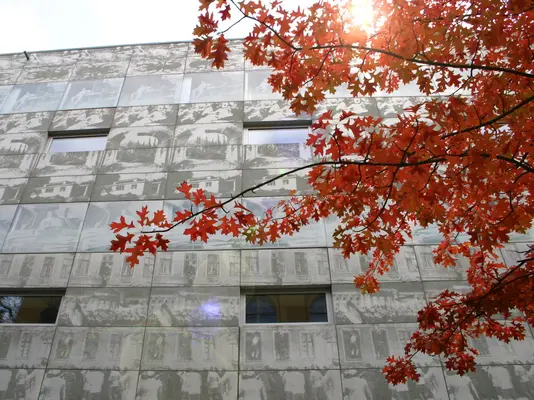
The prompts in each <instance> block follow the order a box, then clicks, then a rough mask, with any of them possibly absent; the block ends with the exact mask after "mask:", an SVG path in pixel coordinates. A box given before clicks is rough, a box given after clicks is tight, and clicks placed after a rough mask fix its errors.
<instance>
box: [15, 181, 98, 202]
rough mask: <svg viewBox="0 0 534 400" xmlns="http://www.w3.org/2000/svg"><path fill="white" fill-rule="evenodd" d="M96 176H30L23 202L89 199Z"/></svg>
mask: <svg viewBox="0 0 534 400" xmlns="http://www.w3.org/2000/svg"><path fill="white" fill-rule="evenodd" d="M94 180H95V176H94V175H81V176H51V177H42V178H30V180H29V182H28V185H27V187H26V190H25V192H24V195H23V197H22V201H21V202H22V203H63V202H73V201H89V198H90V196H91V191H92V190H93V185H94Z"/></svg>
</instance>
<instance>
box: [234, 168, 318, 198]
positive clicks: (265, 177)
mask: <svg viewBox="0 0 534 400" xmlns="http://www.w3.org/2000/svg"><path fill="white" fill-rule="evenodd" d="M287 172H288V170H287V169H284V168H270V169H250V170H244V171H243V187H244V188H251V187H255V186H257V185H262V184H263V185H262V186H261V187H260V188H258V189H256V190H254V192H249V193H247V194H246V195H245V196H248V197H255V196H288V195H289V194H290V193H292V191H295V194H297V195H299V194H311V193H312V192H313V189H312V187H311V186H310V185H309V184H308V174H307V171H298V172H295V173H292V174H289V175H284V176H283V177H281V178H278V179H275V178H277V177H278V176H280V175H282V174H285V173H287ZM271 180H272V182H269V183H267V181H271Z"/></svg>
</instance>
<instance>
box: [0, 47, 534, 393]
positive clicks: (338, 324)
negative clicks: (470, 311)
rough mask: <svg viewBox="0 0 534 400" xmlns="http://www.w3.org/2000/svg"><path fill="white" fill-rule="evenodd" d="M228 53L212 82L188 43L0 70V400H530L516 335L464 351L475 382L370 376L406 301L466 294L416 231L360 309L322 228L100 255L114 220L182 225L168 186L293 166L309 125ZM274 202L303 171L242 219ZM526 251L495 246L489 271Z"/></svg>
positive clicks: (377, 110)
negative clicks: (260, 240) (161, 213)
mask: <svg viewBox="0 0 534 400" xmlns="http://www.w3.org/2000/svg"><path fill="white" fill-rule="evenodd" d="M231 47H232V50H233V51H232V53H231V54H230V59H229V61H228V63H227V66H226V68H225V69H224V71H217V70H215V69H213V68H212V67H211V66H210V63H209V62H208V61H206V60H203V59H201V58H200V57H199V56H198V55H196V54H194V51H193V50H192V47H191V46H190V45H189V44H188V43H169V44H154V45H139V46H121V47H109V48H95V49H77V50H66V51H52V52H39V53H31V54H29V55H28V56H29V59H26V57H25V55H24V54H8V55H2V56H0V110H1V111H0V113H1V114H0V246H1V247H0V248H1V254H0V287H1V288H0V296H1V297H0V315H1V318H2V321H1V322H2V324H0V399H2V400H4V399H5V400H7V399H17V400H22V399H24V400H37V399H39V400H56V399H57V400H65V399H68V400H80V399H87V400H97V399H110V400H119V399H120V400H134V399H138V400H144V399H146V400H148V399H150V400H167V399H176V398H180V399H191V400H193V399H195V400H197V399H211V400H234V399H241V400H256V399H261V400H272V399H277V400H280V399H288V400H304V399H314V400H326V399H328V400H330V399H331V400H337V399H340V400H341V399H343V400H349V399H358V400H360V399H366V400H382V399H440V400H441V399H443V400H445V399H451V400H453V399H456V400H470V399H477V400H478V399H534V383H533V382H534V340H533V337H532V332H531V331H530V330H529V329H530V328H528V329H527V337H526V339H525V341H523V342H513V343H510V344H504V343H499V342H497V341H495V340H493V339H485V338H481V339H479V340H478V341H477V342H476V343H475V345H476V347H477V348H478V349H479V351H480V353H481V355H480V357H479V360H478V361H479V369H478V372H477V373H473V374H469V375H467V376H464V377H459V376H457V375H455V374H451V373H449V372H447V371H446V370H445V368H443V365H442V360H440V359H439V358H430V357H423V356H421V357H418V358H417V364H418V365H419V366H420V367H421V372H422V378H421V381H420V382H419V383H412V382H409V383H408V384H405V385H399V386H396V387H393V386H389V385H388V384H387V383H386V381H385V379H384V377H383V376H382V375H381V368H382V367H383V366H384V365H385V360H386V357H388V356H389V355H391V354H400V353H402V351H403V346H404V343H405V342H406V341H407V340H408V338H409V337H410V335H411V333H412V332H413V331H414V330H415V328H416V323H415V322H416V316H417V311H418V310H419V309H420V308H421V307H422V306H423V305H424V304H425V303H426V301H428V300H429V299H432V298H433V297H434V296H436V295H437V294H438V293H439V292H440V291H441V290H443V289H445V288H454V289H457V290H463V289H464V288H465V287H466V282H465V279H466V276H465V267H466V264H465V260H461V259H460V260H458V264H457V266H456V268H448V269H445V268H443V267H440V266H436V265H435V264H434V262H433V259H432V249H433V247H434V246H435V245H437V243H439V241H440V236H439V233H438V232H437V230H436V229H433V228H428V229H424V230H423V229H416V230H415V232H414V237H413V240H412V241H411V242H410V243H409V244H408V245H407V246H405V247H404V248H402V251H401V252H400V254H399V255H398V256H397V258H396V261H395V265H394V266H393V268H392V270H391V272H390V273H388V274H387V275H386V276H385V277H384V278H383V280H384V283H383V288H382V291H381V292H380V293H379V294H377V295H373V296H369V295H362V294H360V293H359V292H358V291H357V290H356V289H355V287H354V285H353V283H352V282H353V279H354V276H355V275H357V274H359V273H360V272H362V271H364V270H365V269H366V268H367V265H368V263H369V256H368V255H359V256H355V257H353V258H351V259H350V260H346V259H344V258H343V257H342V256H341V254H340V252H339V251H337V250H335V249H333V248H332V239H331V233H332V230H333V228H334V227H335V221H334V220H332V221H330V220H327V221H321V222H318V223H314V224H311V225H309V226H306V227H305V228H304V229H302V230H301V232H299V233H298V234H296V235H294V236H292V237H283V238H282V239H280V240H279V241H278V242H277V243H275V244H269V245H265V246H263V247H261V248H259V247H256V246H251V245H250V244H248V243H246V242H245V241H244V240H242V239H241V238H232V237H226V236H220V235H216V236H214V237H213V238H211V240H209V242H208V243H202V242H191V241H189V240H188V238H187V237H185V236H184V235H183V229H182V230H181V229H180V228H177V229H175V230H173V231H172V232H170V233H169V234H168V238H169V239H170V240H171V245H170V250H169V252H165V253H159V254H157V256H156V257H152V256H146V257H143V258H142V260H141V262H140V264H139V265H138V266H136V267H135V268H134V269H130V268H129V267H128V265H127V264H126V263H125V261H124V257H123V256H121V255H119V254H115V253H110V252H109V244H110V240H111V239H112V238H113V234H112V232H111V231H110V229H109V224H110V223H111V222H113V221H115V220H117V219H118V218H119V216H120V215H125V216H127V217H133V216H135V211H136V210H138V209H140V208H141V207H142V206H143V205H148V206H149V208H150V209H151V210H156V209H161V208H162V209H164V210H165V211H166V213H167V215H173V213H174V212H176V211H180V210H183V209H184V208H189V204H188V203H187V201H185V200H184V199H183V197H181V196H180V193H178V192H177V191H176V190H175V188H176V186H178V185H179V184H180V183H181V182H182V181H184V180H188V181H190V182H192V184H193V186H194V187H198V188H202V189H204V190H206V191H210V192H212V193H214V194H215V195H217V196H218V197H220V198H225V197H229V196H231V195H232V194H236V193H238V192H240V191H241V190H242V189H245V188H248V187H251V186H254V185H257V184H259V183H262V182H265V181H267V180H269V179H270V178H272V177H274V176H276V175H277V174H279V173H281V172H283V171H286V170H288V169H290V168H294V167H298V166H302V165H305V164H307V163H309V162H311V161H313V156H312V153H311V152H310V149H309V148H307V147H306V146H305V145H304V144H303V141H302V132H303V130H302V129H303V128H304V129H306V127H307V126H309V124H310V123H311V121H312V120H313V118H315V117H316V116H315V115H311V116H309V115H304V116H299V117H297V116H295V115H293V113H292V112H291V111H290V109H289V107H288V105H287V103H285V102H284V101H282V100H281V99H280V97H279V96H278V95H277V94H273V93H272V92H271V90H270V87H269V86H268V85H267V83H266V78H267V77H268V75H269V71H268V70H265V69H258V68H255V67H252V66H250V65H249V64H248V63H246V62H245V60H244V58H243V53H242V51H241V48H240V44H239V43H238V42H234V43H232V44H231ZM404 90H405V91H404V92H400V93H398V94H397V96H390V97H375V98H359V99H354V98H345V97H342V96H343V91H342V90H340V91H339V92H338V93H339V94H338V95H337V97H336V96H334V97H332V98H328V99H327V100H326V101H325V102H324V103H323V104H321V106H320V107H319V110H318V113H320V112H321V111H325V110H326V109H334V110H338V111H339V110H342V109H345V110H347V109H349V110H352V111H354V112H356V113H358V114H359V115H374V116H382V117H383V118H386V119H390V118H391V119H392V118H395V117H396V115H397V113H399V112H401V110H402V108H403V107H406V106H408V105H410V104H412V103H413V101H414V96H418V93H417V92H416V91H413V89H411V88H409V87H407V88H405V89H404ZM258 127H261V130H263V131H261V130H259V131H256V129H257V128H258ZM287 127H290V128H291V129H286V130H285V131H284V132H283V133H282V134H277V131H278V130H283V129H284V128H287ZM269 128H271V131H270V132H268V133H266V132H265V130H266V129H267V130H268V129H269ZM291 131H293V133H294V135H295V136H292V135H291ZM293 138H294V139H293ZM292 190H295V191H297V194H307V193H310V188H309V187H308V185H307V182H306V176H305V173H303V172H300V173H296V174H294V175H289V176H287V177H286V178H284V179H283V180H280V181H277V182H274V183H272V184H267V185H265V186H264V187H263V188H261V189H259V190H257V191H256V192H254V193H250V194H249V196H247V197H246V199H245V200H244V203H245V205H246V206H247V207H249V208H250V209H252V210H254V211H256V212H261V211H262V210H265V209H267V208H268V207H270V206H272V205H274V204H276V202H277V201H278V200H279V199H280V198H282V197H283V196H287V195H288V194H289V192H290V191H292ZM532 241H534V236H533V235H532V234H531V233H530V234H525V235H517V236H515V237H514V238H513V243H511V244H509V245H508V246H507V247H506V248H505V249H504V250H503V252H502V258H503V260H504V261H505V262H507V263H509V264H510V265H511V264H512V263H513V262H514V261H515V260H516V259H517V257H518V254H517V251H518V250H522V249H524V248H525V246H526V244H527V243H529V242H532ZM44 298H46V299H47V300H46V301H47V303H46V304H47V307H48V308H46V309H43V307H42V304H41V303H39V301H40V299H44ZM51 299H52V300H51ZM43 301H44V300H43ZM35 310H38V311H39V312H37V311H35ZM54 310H56V311H57V316H56V313H55V312H53V311H54ZM295 310H296V311H295ZM50 313H51V314H50Z"/></svg>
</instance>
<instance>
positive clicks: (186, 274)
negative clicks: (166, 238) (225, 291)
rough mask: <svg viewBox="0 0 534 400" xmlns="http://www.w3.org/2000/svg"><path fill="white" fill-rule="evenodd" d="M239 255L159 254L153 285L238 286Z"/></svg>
mask: <svg viewBox="0 0 534 400" xmlns="http://www.w3.org/2000/svg"><path fill="white" fill-rule="evenodd" d="M239 262H240V254H239V252H237V251H217V252H214V251H213V252H211V251H202V252H168V253H164V252H160V253H158V254H157V258H156V270H155V273H154V281H153V282H154V285H158V286H175V285H184V286H191V285H207V286H238V285H239Z"/></svg>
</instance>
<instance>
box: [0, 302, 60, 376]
mask: <svg viewBox="0 0 534 400" xmlns="http://www.w3.org/2000/svg"><path fill="white" fill-rule="evenodd" d="M4 309H5V307H4ZM2 322H5V321H2ZM54 330H55V329H54V327H53V325H48V326H46V325H45V326H33V327H32V326H23V325H20V326H15V325H9V324H8V325H4V327H3V328H2V330H1V331H0V367H2V368H44V367H46V364H47V359H48V354H49V352H50V347H51V345H52V338H53V337H54Z"/></svg>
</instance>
